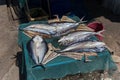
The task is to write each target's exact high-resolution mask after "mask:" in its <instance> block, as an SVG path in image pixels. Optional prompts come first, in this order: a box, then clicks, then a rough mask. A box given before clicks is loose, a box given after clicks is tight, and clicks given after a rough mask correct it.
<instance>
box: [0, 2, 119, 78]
mask: <svg viewBox="0 0 120 80" xmlns="http://www.w3.org/2000/svg"><path fill="white" fill-rule="evenodd" d="M95 1H96V0H92V1H91V0H90V1H88V0H85V3H86V8H87V9H88V13H89V15H90V16H92V18H93V19H95V20H96V21H100V22H101V23H103V25H104V27H105V32H104V39H103V41H104V42H105V43H106V44H107V45H108V46H109V47H110V48H111V49H112V50H113V52H114V54H115V55H118V56H120V37H119V35H120V16H118V15H114V14H112V12H110V11H109V10H107V9H105V8H103V7H102V6H99V4H98V3H96V4H95ZM93 3H94V4H93ZM96 5H97V6H96ZM94 6H96V7H94ZM16 22H17V21H12V22H11V20H10V19H9V17H8V11H7V6H6V3H5V0H0V26H1V27H0V80H16V79H17V80H19V71H18V70H19V69H18V67H16V65H15V61H16V59H15V55H16V54H17V53H18V52H19V51H21V50H20V49H19V47H18V44H17V34H18V31H17V28H18V23H16ZM117 65H118V71H120V67H119V66H120V63H117ZM16 70H17V71H16ZM13 71H15V72H13ZM6 73H11V74H12V73H15V74H13V75H10V74H6ZM13 76H16V77H13ZM6 77H7V78H6ZM119 79H120V78H119ZM82 80H83V79H82ZM85 80H86V79H85ZM116 80H118V79H116Z"/></svg>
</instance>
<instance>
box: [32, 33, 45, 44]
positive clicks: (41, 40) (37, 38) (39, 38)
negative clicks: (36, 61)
mask: <svg viewBox="0 0 120 80" xmlns="http://www.w3.org/2000/svg"><path fill="white" fill-rule="evenodd" d="M33 41H34V42H35V43H36V42H43V41H44V40H43V38H42V36H39V35H36V36H35V37H34V38H33Z"/></svg>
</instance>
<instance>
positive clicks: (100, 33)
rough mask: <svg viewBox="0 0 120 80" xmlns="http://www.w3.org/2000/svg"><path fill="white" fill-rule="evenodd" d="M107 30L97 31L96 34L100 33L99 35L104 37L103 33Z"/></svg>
mask: <svg viewBox="0 0 120 80" xmlns="http://www.w3.org/2000/svg"><path fill="white" fill-rule="evenodd" d="M104 31H105V30H101V31H98V32H97V33H96V35H99V36H101V37H104V36H103V35H102V34H101V33H102V32H104Z"/></svg>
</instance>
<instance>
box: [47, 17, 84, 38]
mask: <svg viewBox="0 0 120 80" xmlns="http://www.w3.org/2000/svg"><path fill="white" fill-rule="evenodd" d="M83 18H84V17H83ZM83 18H81V19H80V21H79V22H53V23H50V24H49V25H51V26H55V27H56V30H57V33H56V35H55V36H61V35H65V34H68V33H69V32H71V31H70V30H71V29H75V28H77V27H78V26H79V24H81V23H84V22H86V21H83Z"/></svg>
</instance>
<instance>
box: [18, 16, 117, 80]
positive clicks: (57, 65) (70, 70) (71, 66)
mask: <svg viewBox="0 0 120 80" xmlns="http://www.w3.org/2000/svg"><path fill="white" fill-rule="evenodd" d="M72 18H74V19H77V20H78V18H77V17H76V18H75V17H72ZM36 23H47V21H36V22H30V23H25V24H21V25H20V26H19V28H24V27H27V26H28V25H30V24H36ZM58 39H59V38H52V39H46V41H47V42H48V43H52V44H53V46H54V47H59V46H58V43H57V40H58ZM92 39H96V37H93V38H92ZM29 40H30V38H29V37H28V36H26V35H25V34H24V33H23V32H22V31H19V34H18V44H19V45H20V47H21V48H22V53H23V59H22V68H21V69H22V70H21V73H22V74H24V75H25V77H26V80H43V79H58V78H61V77H64V76H66V75H68V74H77V73H87V72H92V71H96V70H109V69H111V70H115V69H116V65H115V63H114V62H113V61H112V58H111V55H110V53H109V51H108V50H105V51H103V52H101V53H97V54H98V56H89V57H88V58H89V59H90V60H92V61H91V62H87V63H86V62H85V61H84V56H83V58H82V60H74V59H72V58H69V57H64V56H59V57H56V58H55V59H53V60H52V61H50V62H48V63H47V64H45V65H44V66H45V67H46V70H44V69H43V68H42V67H41V66H38V67H35V68H32V67H33V66H34V65H35V64H34V62H33V60H32V59H31V57H30V56H29V53H28V50H27V42H28V41H29Z"/></svg>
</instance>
